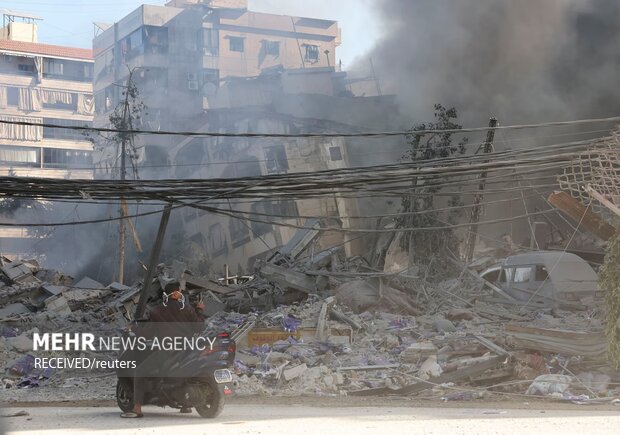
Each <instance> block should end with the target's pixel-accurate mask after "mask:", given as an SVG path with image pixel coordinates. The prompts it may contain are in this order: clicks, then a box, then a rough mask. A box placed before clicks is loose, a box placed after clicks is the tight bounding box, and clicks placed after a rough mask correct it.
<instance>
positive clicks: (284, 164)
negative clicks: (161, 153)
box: [167, 68, 398, 272]
mask: <svg viewBox="0 0 620 435" xmlns="http://www.w3.org/2000/svg"><path fill="white" fill-rule="evenodd" d="M209 101H210V108H209V110H207V111H206V112H205V114H204V115H203V116H202V118H203V120H202V121H200V122H198V121H197V124H196V125H197V126H198V127H197V128H196V131H198V132H200V131H208V132H228V133H240V134H243V133H245V132H259V133H260V132H262V131H264V132H270V133H282V134H295V133H299V134H305V133H309V134H317V133H319V134H320V133H334V132H336V131H339V132H342V131H345V132H351V133H355V132H359V131H361V130H362V129H363V128H364V127H363V126H364V124H365V123H367V122H366V121H367V120H370V119H376V118H378V117H380V116H381V115H385V114H389V113H396V108H395V106H394V104H393V98H392V97H389V96H388V97H381V96H376V97H355V96H353V95H351V94H350V93H349V92H347V88H346V74H344V73H336V72H334V71H333V70H332V69H329V68H325V69H313V70H286V71H285V70H275V71H272V72H270V73H269V74H264V75H261V76H259V77H256V78H250V79H230V80H228V81H226V82H225V83H224V84H223V85H222V86H221V87H220V89H219V90H218V91H217V92H216V94H215V95H214V96H213V97H212V98H210V99H209ZM397 146H398V145H394V147H397ZM383 151H384V152H385V155H383V156H381V157H379V156H375V157H374V158H375V159H376V160H381V159H389V156H390V155H391V154H392V153H391V152H390V149H389V146H387V144H386V146H385V147H384V149H383ZM374 152H375V153H376V150H374ZM369 153H373V148H372V146H371V145H369V144H366V143H365V142H364V141H363V140H360V139H359V138H344V137H336V138H311V137H310V138H294V139H290V138H283V139H278V138H268V139H262V140H261V139H258V140H257V139H256V138H252V139H248V138H243V137H240V138H205V139H203V138H189V139H187V140H185V141H183V142H181V143H179V144H178V145H176V146H174V147H172V148H171V149H170V150H169V151H168V155H167V162H168V164H169V165H170V167H171V169H170V171H169V173H168V174H167V176H168V177H169V178H193V179H203V178H243V177H249V176H260V175H271V174H293V173H301V172H320V171H325V170H331V169H338V168H348V167H352V166H353V167H355V166H361V165H363V164H364V163H365V162H367V161H369V159H368V154H369ZM214 202H215V203H218V204H219V205H218V206H219V207H220V208H223V209H230V210H231V211H232V210H234V211H239V212H243V211H247V212H252V213H259V214H261V215H259V217H260V216H262V219H259V220H263V221H264V220H265V219H266V220H267V221H269V220H270V219H277V220H278V221H284V222H285V223H286V222H289V223H294V224H296V225H306V221H307V220H308V219H310V218H311V217H322V220H323V221H325V222H327V221H331V223H332V224H335V225H338V226H341V227H342V228H345V229H346V228H353V227H356V226H359V225H360V222H359V221H352V220H350V219H347V218H346V217H347V216H359V215H360V211H359V209H360V207H364V206H365V204H358V200H357V199H356V198H350V197H349V198H345V197H344V196H342V195H341V194H339V192H338V189H337V188H335V189H334V194H333V195H332V196H327V197H318V198H315V199H303V200H278V199H277V198H265V199H264V200H263V201H260V202H254V203H252V204H243V203H239V204H237V203H227V202H223V203H222V202H221V201H219V202H218V201H217V200H215V201H214ZM343 217H344V218H343ZM325 222H323V225H324V226H325ZM315 224H316V225H321V223H320V222H314V223H311V224H308V225H309V226H310V227H311V226H312V225H315ZM183 227H184V228H185V232H186V234H185V236H186V238H188V239H189V240H190V241H192V243H193V244H195V249H190V251H189V252H187V253H183V254H182V256H184V261H190V259H191V258H192V257H195V256H196V255H199V253H204V254H206V255H208V256H209V258H208V260H209V262H210V263H211V265H212V267H213V268H215V269H216V270H220V271H221V270H223V268H224V265H225V264H228V265H229V266H230V267H231V268H232V269H234V270H235V271H245V272H247V271H249V270H251V268H252V266H253V264H254V263H255V261H256V260H257V259H266V258H267V257H268V256H270V255H272V254H273V253H275V251H276V250H277V248H278V247H280V246H283V245H285V244H286V243H287V242H288V241H289V240H291V238H292V236H293V234H294V232H295V230H294V229H291V228H286V227H283V226H281V225H275V226H274V225H270V224H268V223H264V222H251V221H242V220H239V219H235V218H226V217H215V216H214V215H211V214H209V213H207V212H201V211H200V210H193V209H188V210H187V211H185V212H184V215H183ZM349 239H350V236H349V235H346V234H344V235H343V234H342V233H341V234H337V233H332V235H331V237H330V238H324V239H323V241H324V245H321V246H318V247H317V248H318V249H319V250H320V249H324V248H327V247H329V246H334V245H337V244H342V245H343V246H344V249H345V252H346V253H347V254H348V256H354V255H358V254H360V253H361V252H362V251H363V249H365V245H364V243H363V240H362V239H359V238H358V239H359V240H356V241H351V240H349ZM188 254H189V255H188Z"/></svg>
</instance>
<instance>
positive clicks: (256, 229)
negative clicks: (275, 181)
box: [251, 201, 272, 237]
mask: <svg viewBox="0 0 620 435" xmlns="http://www.w3.org/2000/svg"><path fill="white" fill-rule="evenodd" d="M267 209H268V203H267V201H261V202H256V203H254V204H252V212H253V213H263V214H269V213H268V211H267ZM265 218H266V216H256V219H257V220H269V219H265ZM251 225H252V232H253V233H254V237H260V236H264V235H265V234H268V233H270V232H271V230H272V227H271V224H267V223H263V222H251Z"/></svg>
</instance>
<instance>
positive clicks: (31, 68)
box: [0, 11, 94, 254]
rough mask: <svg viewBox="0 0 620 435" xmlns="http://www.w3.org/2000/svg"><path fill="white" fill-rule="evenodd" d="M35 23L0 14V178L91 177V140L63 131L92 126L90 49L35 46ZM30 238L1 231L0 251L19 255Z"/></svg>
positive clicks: (20, 231)
mask: <svg viewBox="0 0 620 435" xmlns="http://www.w3.org/2000/svg"><path fill="white" fill-rule="evenodd" d="M0 13H1V12H0ZM38 20H39V18H37V17H34V16H32V15H28V14H19V13H15V12H9V11H5V12H4V24H5V26H4V27H3V28H2V30H1V32H0V35H1V36H0V121H4V123H0V175H1V176H7V175H11V176H23V177H45V178H63V179H92V178H93V160H92V159H93V144H92V143H91V142H90V141H89V140H87V138H86V137H85V136H84V135H83V134H82V133H80V132H76V131H74V130H71V129H70V127H73V126H90V125H92V123H93V117H94V97H93V85H92V72H93V68H94V59H93V56H92V50H86V49H80V48H72V47H64V46H57V45H49V44H42V43H39V42H38V36H37V21H38ZM11 122H29V123H32V124H34V125H16V124H12V123H11ZM37 124H55V125H61V126H66V127H67V128H61V129H54V128H47V127H43V125H37ZM6 218H7V219H8V218H9V217H6ZM29 239H30V237H29V232H28V230H27V229H26V228H12V229H7V228H4V229H0V244H1V245H2V249H1V250H2V253H3V254H7V253H11V252H14V253H19V252H25V251H24V249H25V248H24V247H25V246H26V245H27V244H28V243H26V242H28V240H29Z"/></svg>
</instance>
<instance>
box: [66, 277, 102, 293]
mask: <svg viewBox="0 0 620 435" xmlns="http://www.w3.org/2000/svg"><path fill="white" fill-rule="evenodd" d="M73 287H74V288H78V289H93V290H99V289H104V288H106V287H105V286H104V285H103V284H101V283H100V282H97V281H95V280H94V279H91V278H89V277H87V276H85V277H84V278H82V279H81V280H79V281H78V282H76V283H75V284H74V285H73Z"/></svg>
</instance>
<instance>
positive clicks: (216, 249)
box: [207, 223, 228, 257]
mask: <svg viewBox="0 0 620 435" xmlns="http://www.w3.org/2000/svg"><path fill="white" fill-rule="evenodd" d="M207 249H208V253H209V254H210V255H212V256H213V257H217V256H218V255H222V254H224V253H226V252H227V251H228V247H227V246H226V238H225V237H224V231H222V224H220V223H217V224H213V225H211V226H210V227H209V234H208V237H207Z"/></svg>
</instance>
